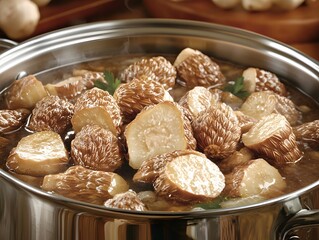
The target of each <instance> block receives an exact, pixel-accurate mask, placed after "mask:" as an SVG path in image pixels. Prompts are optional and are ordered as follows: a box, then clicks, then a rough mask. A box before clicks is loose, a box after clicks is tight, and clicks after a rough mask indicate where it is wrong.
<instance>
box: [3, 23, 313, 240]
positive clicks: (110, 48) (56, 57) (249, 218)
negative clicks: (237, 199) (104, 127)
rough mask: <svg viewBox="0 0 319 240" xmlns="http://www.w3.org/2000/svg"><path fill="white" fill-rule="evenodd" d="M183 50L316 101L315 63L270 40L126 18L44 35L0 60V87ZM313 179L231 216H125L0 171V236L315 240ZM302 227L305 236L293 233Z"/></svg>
mask: <svg viewBox="0 0 319 240" xmlns="http://www.w3.org/2000/svg"><path fill="white" fill-rule="evenodd" d="M185 47H191V48H195V49H199V50H201V51H203V52H205V53H206V54H208V55H211V56H214V57H216V58H219V59H224V60H228V61H231V62H234V63H238V64H241V65H246V66H256V67H260V68H265V69H268V70H270V71H273V72H275V73H277V74H278V75H280V76H281V77H283V78H285V79H288V80H289V81H290V82H291V83H292V84H294V85H295V86H296V87H298V88H300V89H301V90H303V91H304V92H306V93H307V94H309V95H310V96H312V97H313V98H314V99H315V100H316V101H318V102H319V95H318V90H319V65H318V62H316V61H315V60H314V59H311V58H309V57H307V56H305V55H303V54H302V53H300V52H298V51H296V50H294V49H292V48H290V47H288V46H287V45H284V44H282V43H280V42H277V41H274V40H272V39H269V38H266V37H263V36H260V35H257V34H254V33H251V32H247V31H243V30H239V29H235V28H231V27H226V26H220V25H213V24H207V23H200V22H194V21H184V20H183V21H180V20H177V21H176V20H163V19H162V20H158V19H147V20H146V19H144V20H127V21H114V22H101V23H94V24H87V25H81V26H76V27H71V28H67V29H64V30H59V31H55V32H52V33H49V34H45V35H42V36H39V37H36V38H33V39H31V40H28V41H26V42H23V43H21V44H18V45H17V46H15V47H13V48H12V49H10V50H8V51H6V52H4V53H2V54H1V55H0V76H1V82H0V87H1V88H3V87H5V86H7V85H8V84H9V83H10V82H11V81H12V80H13V79H15V78H16V77H17V76H19V75H21V73H23V72H28V73H32V74H41V73H43V72H46V71H48V70H52V69H58V68H60V67H62V66H67V65H72V64H74V63H78V62H83V61H90V60H95V59H100V58H104V57H106V56H114V55H126V54H128V53H130V54H131V53H153V54H161V53H176V54H177V53H178V52H180V50H182V49H183V48H185ZM318 185H319V181H317V182H314V183H313V184H310V185H308V186H306V187H304V188H302V189H300V190H298V191H295V192H293V193H290V194H287V195H284V196H281V197H278V198H275V199H271V200H268V201H265V202H263V203H258V204H253V205H250V206H245V207H237V208H232V209H218V210H207V211H196V212H195V211H194V212H177V213H168V212H130V211H122V210H115V209H106V208H104V207H101V206H95V205H90V204H86V203H83V202H78V201H74V200H71V199H67V198H64V197H60V196H52V195H50V194H48V193H46V192H43V191H41V190H40V189H36V188H34V187H31V186H29V185H27V184H25V183H24V182H21V181H20V180H18V179H16V178H15V177H13V176H11V175H10V174H8V173H6V172H4V171H2V170H0V233H1V239H23V240H27V239H39V240H43V239H46V240H49V239H118V240H122V239H141V240H142V239H174V240H176V239H200V240H202V239H209V240H215V239H216V240H217V239H227V240H250V239H251V240H258V239H260V240H268V239H280V240H282V239H298V238H297V237H296V235H297V234H301V235H303V237H304V238H301V239H318V235H319V234H318V229H311V228H310V227H312V226H314V225H315V224H319V210H318V209H319V187H318ZM303 227H308V228H306V230H299V231H298V232H297V231H296V230H295V229H299V228H302V229H303Z"/></svg>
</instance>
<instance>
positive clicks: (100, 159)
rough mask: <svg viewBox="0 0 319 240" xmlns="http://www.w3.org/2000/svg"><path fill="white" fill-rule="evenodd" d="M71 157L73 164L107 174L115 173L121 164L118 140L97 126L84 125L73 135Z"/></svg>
mask: <svg viewBox="0 0 319 240" xmlns="http://www.w3.org/2000/svg"><path fill="white" fill-rule="evenodd" d="M71 157H72V159H73V160H74V162H75V164H79V165H82V166H83V167H86V168H90V169H93V170H101V171H108V172H113V171H115V170H116V169H118V168H119V167H120V166H121V165H122V163H123V157H122V153H121V149H120V144H119V141H118V139H117V138H116V136H114V135H113V133H112V132H111V131H109V130H107V129H104V128H101V127H100V126H98V125H86V126H84V127H83V128H82V129H81V131H80V132H78V133H77V134H76V135H75V138H74V139H73V140H72V142H71Z"/></svg>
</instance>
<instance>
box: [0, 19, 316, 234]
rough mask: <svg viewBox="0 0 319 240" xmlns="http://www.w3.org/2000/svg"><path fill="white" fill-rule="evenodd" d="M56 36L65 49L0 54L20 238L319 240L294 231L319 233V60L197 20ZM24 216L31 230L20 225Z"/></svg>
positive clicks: (8, 195) (6, 175) (7, 210)
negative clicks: (296, 237) (318, 203)
mask: <svg viewBox="0 0 319 240" xmlns="http://www.w3.org/2000/svg"><path fill="white" fill-rule="evenodd" d="M143 24H146V26H148V27H147V28H145V29H143V30H139V31H141V32H139V31H138V32H135V30H136V25H137V26H139V27H140V26H141V25H143ZM148 24H150V25H148ZM171 24H172V25H171ZM166 25H167V26H170V25H171V26H170V27H167V28H166V27H165V26H166ZM190 26H192V28H191V29H193V30H191V29H189V27H190ZM195 26H196V27H195ZM109 27H111V29H116V28H118V29H121V31H115V32H113V31H111V32H108V31H106V30H107V29H109ZM184 28H185V29H188V31H186V32H185V31H184V30H183V29H184ZM93 29H94V30H95V31H92V30H93ZM123 29H126V31H124V32H122V31H123ZM138 29H140V28H138ZM212 29H214V31H213V32H212V31H211V30H212ZM131 30H134V33H133V32H132V33H130V31H131ZM144 31H145V32H144ZM171 31H174V34H172V32H171ZM175 31H177V33H176V32H175ZM126 34H129V37H127V36H128V35H126ZM236 34H238V35H236ZM57 35H60V37H57V36H55V38H56V37H57V38H58V39H59V42H57V43H55V44H54V45H53V44H52V43H50V42H49V41H47V42H46V41H45V39H47V38H48V39H50V38H51V37H52V36H51V35H50V34H48V35H44V36H42V38H43V39H42V38H41V37H39V38H35V39H34V40H30V41H27V42H26V43H23V44H21V45H18V46H17V47H15V48H13V49H12V50H9V51H6V52H5V53H3V54H2V55H1V56H0V71H2V75H1V76H2V79H1V80H2V88H3V89H4V90H3V91H2V92H1V98H2V101H1V104H2V106H1V109H2V110H0V111H1V112H0V114H1V118H2V119H3V121H2V122H1V124H2V125H1V129H0V130H1V134H2V135H1V136H0V137H1V143H2V144H1V146H2V147H1V159H2V160H1V161H0V164H1V167H2V168H3V170H1V176H3V178H1V184H2V185H3V186H4V187H3V188H2V190H1V191H0V196H1V199H3V201H2V202H3V204H2V206H1V209H3V210H2V212H1V214H2V215H0V216H1V218H0V219H1V221H0V226H1V230H5V229H6V230H5V231H4V232H6V234H7V235H6V237H8V238H12V239H22V237H25V235H28V237H29V238H30V239H34V238H38V239H43V238H45V239H55V238H60V239H72V238H77V239H86V238H87V237H88V236H91V237H93V238H94V239H110V238H111V239H171V238H178V239H286V238H289V237H290V238H291V237H294V235H299V236H303V237H305V238H306V239H312V236H314V234H316V229H315V228H313V229H311V228H308V229H307V230H303V229H302V230H300V229H298V230H293V231H292V229H295V228H298V227H302V226H308V225H314V224H318V212H317V210H311V209H316V208H317V206H315V204H314V203H315V201H316V198H317V192H318V191H317V189H316V187H317V184H318V177H317V172H318V170H319V169H318V168H319V164H318V159H319V158H318V155H319V151H318V150H319V146H318V145H319V143H318V142H319V138H318V134H317V132H318V129H319V128H318V126H319V125H318V124H319V122H318V121H319V111H318V103H317V102H316V101H317V100H318V99H317V95H315V92H316V91H315V89H318V87H319V86H318V85H319V79H318V72H319V69H318V65H317V64H316V63H315V62H313V61H311V60H310V59H308V58H306V57H305V56H303V55H301V54H299V53H297V52H295V51H293V50H291V49H289V48H288V47H286V46H284V45H281V44H279V43H276V42H274V41H272V40H269V39H266V38H263V37H261V36H257V35H254V34H252V33H247V32H241V31H240V30H237V29H233V28H224V27H221V26H218V25H217V26H215V25H211V24H203V23H196V22H188V21H176V22H175V21H173V22H171V21H167V22H166V21H164V20H151V21H150V22H149V23H146V22H144V21H133V22H130V23H127V22H125V21H124V22H121V21H120V22H112V23H104V24H103V23H101V24H96V25H94V24H93V25H91V24H89V25H84V26H82V27H75V28H70V29H67V30H64V31H58V33H57ZM154 35H155V36H156V41H154ZM64 38H65V39H64ZM70 38H71V39H70ZM93 39H94V40H93ZM92 42H94V45H93V44H92ZM37 49H38V51H36V50H37ZM41 49H42V50H41ZM43 49H51V50H50V51H47V50H45V51H43ZM65 49H67V51H65ZM265 49H271V51H267V50H265ZM28 51H32V53H33V54H25V53H26V52H28ZM66 52H67V53H68V54H66ZM22 53H23V56H24V57H20V56H21V54H22ZM230 53H232V54H230ZM70 54H71V55H70ZM247 56H249V57H250V58H249V59H248V58H247ZM257 59H258V64H257V62H256V61H254V60H257ZM20 72H26V74H24V75H21V74H19V73H20ZM301 72H302V74H301ZM18 75H19V76H20V77H21V78H19V79H18V80H15V81H13V80H12V79H14V78H15V77H16V76H18ZM301 76H302V79H305V80H307V81H305V82H303V81H301V78H300V77H301ZM303 92H306V93H307V94H304V93H303ZM9 199H16V200H15V201H16V202H15V204H13V202H12V201H10V200H9ZM317 200H318V199H317ZM23 206H24V207H23ZM15 214H16V215H20V214H23V215H24V216H27V218H26V219H24V218H23V219H21V218H17V219H19V220H15V218H11V217H6V216H7V215H11V216H15ZM30 219H31V220H30ZM26 220H28V221H27V222H26ZM45 224H46V225H47V226H44V225H45ZM8 226H10V227H8ZM48 226H50V227H48ZM13 227H15V229H16V230H14V229H13ZM24 229H26V230H24ZM44 229H45V230H44ZM21 231H22V232H25V233H26V232H27V233H28V234H25V235H23V236H22V235H21Z"/></svg>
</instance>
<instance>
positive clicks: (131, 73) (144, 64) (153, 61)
mask: <svg viewBox="0 0 319 240" xmlns="http://www.w3.org/2000/svg"><path fill="white" fill-rule="evenodd" d="M145 77H146V78H148V79H151V80H153V81H156V82H159V83H161V84H162V85H163V86H164V88H165V89H167V90H168V89H170V88H172V87H174V85H175V79H176V70H175V67H174V66H173V65H172V64H171V63H170V62H169V61H168V60H167V59H166V58H164V57H162V56H158V57H152V58H142V59H140V60H138V61H136V62H135V63H133V64H131V65H130V66H128V67H127V68H126V69H125V70H124V71H123V72H122V73H121V75H120V79H121V81H122V82H130V81H132V80H133V79H135V78H137V79H143V78H145Z"/></svg>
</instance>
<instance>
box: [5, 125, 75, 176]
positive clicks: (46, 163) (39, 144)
mask: <svg viewBox="0 0 319 240" xmlns="http://www.w3.org/2000/svg"><path fill="white" fill-rule="evenodd" d="M68 161H69V159H68V153H67V151H66V149H65V147H64V144H63V141H62V139H61V137H60V135H59V134H57V133H55V132H52V131H42V132H37V133H33V134H31V135H29V136H26V137H24V138H22V139H21V140H20V141H19V142H18V145H17V147H16V148H14V149H12V151H11V153H10V155H9V157H8V159H7V163H6V165H7V167H8V169H10V170H11V171H14V172H16V173H20V174H26V175H31V176H45V175H47V174H52V173H59V172H63V171H65V169H66V168H67V164H68Z"/></svg>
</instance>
